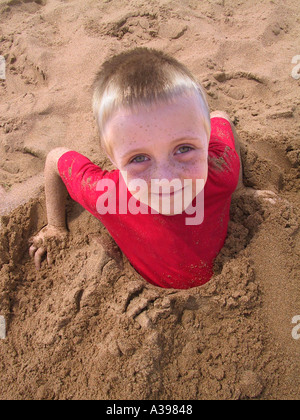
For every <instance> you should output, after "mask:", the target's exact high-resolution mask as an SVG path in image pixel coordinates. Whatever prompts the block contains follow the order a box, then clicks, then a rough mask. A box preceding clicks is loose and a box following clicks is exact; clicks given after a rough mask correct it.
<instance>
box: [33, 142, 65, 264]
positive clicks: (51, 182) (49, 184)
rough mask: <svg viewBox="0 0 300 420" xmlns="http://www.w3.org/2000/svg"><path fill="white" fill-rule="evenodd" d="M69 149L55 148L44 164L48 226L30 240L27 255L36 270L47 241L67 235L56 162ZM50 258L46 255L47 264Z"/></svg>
mask: <svg viewBox="0 0 300 420" xmlns="http://www.w3.org/2000/svg"><path fill="white" fill-rule="evenodd" d="M68 151H69V149H66V148H62V147H60V148H57V149H54V150H52V151H51V152H50V153H49V154H48V156H47V159H46V164H45V194H46V208H47V218H48V225H47V226H46V227H45V228H43V229H42V230H41V231H40V232H39V233H38V234H37V235H36V236H34V237H33V238H31V239H30V241H29V242H30V245H31V246H30V249H29V255H30V257H31V258H34V262H35V266H36V268H37V269H40V267H41V261H42V258H43V256H44V255H45V254H46V253H47V239H50V238H58V239H63V238H64V237H65V235H66V233H67V228H66V212H65V207H66V198H67V189H66V187H65V185H64V183H63V181H62V179H61V177H60V174H59V172H58V161H59V159H60V157H61V156H62V155H63V154H65V153H66V152H68ZM50 263H51V258H50V256H49V253H48V264H50Z"/></svg>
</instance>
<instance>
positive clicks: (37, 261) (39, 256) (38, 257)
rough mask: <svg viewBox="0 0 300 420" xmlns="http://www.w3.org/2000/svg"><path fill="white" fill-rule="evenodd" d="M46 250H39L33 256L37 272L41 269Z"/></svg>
mask: <svg viewBox="0 0 300 420" xmlns="http://www.w3.org/2000/svg"><path fill="white" fill-rule="evenodd" d="M46 252H47V251H46V248H39V249H38V250H37V251H36V253H35V255H34V263H35V267H36V269H37V270H39V269H40V268H41V262H42V258H43V256H44V255H45V253H46Z"/></svg>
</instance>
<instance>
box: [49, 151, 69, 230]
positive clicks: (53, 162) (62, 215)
mask: <svg viewBox="0 0 300 420" xmlns="http://www.w3.org/2000/svg"><path fill="white" fill-rule="evenodd" d="M66 152H69V149H66V148H63V147H59V148H57V149H54V150H52V151H51V152H50V153H49V154H48V156H47V159H46V165H45V194H46V207H47V217H48V226H53V227H56V228H59V229H66V211H65V210H66V197H67V189H66V186H65V184H64V183H63V181H62V179H61V177H60V174H59V172H58V167H57V165H58V161H59V159H60V158H61V156H62V155H64V154H65V153H66Z"/></svg>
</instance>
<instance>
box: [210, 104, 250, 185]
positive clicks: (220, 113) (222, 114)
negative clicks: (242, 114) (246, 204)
mask: <svg viewBox="0 0 300 420" xmlns="http://www.w3.org/2000/svg"><path fill="white" fill-rule="evenodd" d="M210 118H224V119H225V120H227V121H228V122H229V123H230V125H231V129H232V132H233V136H234V142H235V150H236V152H237V154H238V156H239V159H240V164H241V166H240V173H239V182H238V185H237V188H236V190H239V189H240V188H244V183H243V163H242V157H241V146H240V139H239V136H238V133H237V131H236V129H235V126H234V124H233V122H232V121H231V119H230V117H229V115H228V114H227V113H226V112H224V111H213V112H212V113H211V114H210Z"/></svg>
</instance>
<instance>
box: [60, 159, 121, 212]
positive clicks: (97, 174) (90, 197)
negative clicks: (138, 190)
mask: <svg viewBox="0 0 300 420" xmlns="http://www.w3.org/2000/svg"><path fill="white" fill-rule="evenodd" d="M57 167H58V171H59V174H60V176H61V179H62V181H63V182H64V184H65V186H66V188H67V190H68V192H69V194H70V196H71V198H72V199H73V200H75V201H77V202H78V203H79V204H81V205H82V206H83V207H84V208H85V209H86V210H88V211H89V212H90V213H92V214H94V215H97V199H98V198H99V195H100V193H99V191H98V190H97V185H98V183H99V181H101V180H104V179H110V180H112V181H114V182H115V183H116V182H117V180H118V178H119V171H118V170H114V171H106V170H102V169H101V168H100V167H99V166H97V165H95V164H94V163H92V162H91V161H90V160H89V159H88V158H87V157H85V156H83V155H81V154H80V153H77V152H74V151H70V152H67V153H64V154H63V155H62V156H61V157H60V159H59V160H58V165H57Z"/></svg>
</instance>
